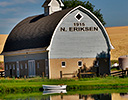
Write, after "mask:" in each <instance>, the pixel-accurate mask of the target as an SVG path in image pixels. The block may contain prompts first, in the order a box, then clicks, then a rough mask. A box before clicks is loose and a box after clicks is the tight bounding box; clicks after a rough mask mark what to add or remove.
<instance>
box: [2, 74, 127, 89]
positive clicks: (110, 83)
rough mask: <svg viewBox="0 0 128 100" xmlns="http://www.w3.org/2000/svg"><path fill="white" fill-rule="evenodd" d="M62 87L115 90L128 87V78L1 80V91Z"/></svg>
mask: <svg viewBox="0 0 128 100" xmlns="http://www.w3.org/2000/svg"><path fill="white" fill-rule="evenodd" d="M51 84H52V85H60V84H66V85H68V86H69V87H70V88H74V87H81V86H83V87H86V88H88V89H89V88H91V87H95V86H96V87H97V88H113V87H114V88H115V87H119V88H120V87H122V86H123V87H128V78H119V77H110V76H108V77H103V78H100V77H95V78H85V79H52V80H49V79H42V78H41V77H37V78H28V79H23V78H22V79H14V78H6V79H0V89H3V88H5V89H6V88H7V89H8V88H13V89H15V88H16V89H18V88H19V89H20V88H21V89H25V88H29V87H31V88H37V89H39V88H42V85H51Z"/></svg>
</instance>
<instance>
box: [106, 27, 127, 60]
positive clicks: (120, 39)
mask: <svg viewBox="0 0 128 100" xmlns="http://www.w3.org/2000/svg"><path fill="white" fill-rule="evenodd" d="M106 30H107V32H108V35H109V38H110V40H111V43H112V45H113V46H114V48H115V49H113V50H112V51H111V54H112V55H111V59H112V60H117V59H118V57H120V56H122V55H128V26H122V27H107V28H106Z"/></svg>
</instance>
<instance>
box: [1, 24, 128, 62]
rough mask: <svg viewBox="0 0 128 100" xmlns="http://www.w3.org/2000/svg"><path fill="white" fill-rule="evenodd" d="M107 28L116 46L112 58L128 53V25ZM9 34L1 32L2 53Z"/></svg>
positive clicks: (112, 51) (115, 58)
mask: <svg viewBox="0 0 128 100" xmlns="http://www.w3.org/2000/svg"><path fill="white" fill-rule="evenodd" d="M106 30H107V32H108V35H109V38H110V40H111V43H112V45H113V46H114V48H115V49H113V50H111V54H112V55H111V60H117V59H118V57H120V56H121V55H128V26H122V27H106ZM7 36H8V35H7V34H0V53H1V52H2V50H3V46H4V43H5V40H6V38H7ZM0 61H3V56H0Z"/></svg>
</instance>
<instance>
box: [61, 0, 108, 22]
mask: <svg viewBox="0 0 128 100" xmlns="http://www.w3.org/2000/svg"><path fill="white" fill-rule="evenodd" d="M63 3H64V8H63V9H67V8H72V7H76V6H79V5H81V6H83V7H85V8H86V9H88V10H90V11H91V12H92V13H93V14H94V15H95V16H96V17H97V18H98V19H99V20H100V22H101V23H102V24H103V25H105V24H106V22H105V21H104V19H103V15H102V14H101V13H100V11H101V9H96V10H94V7H95V6H94V5H92V4H91V3H90V2H89V1H80V0H63Z"/></svg>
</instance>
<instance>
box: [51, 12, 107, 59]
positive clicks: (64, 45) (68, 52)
mask: <svg viewBox="0 0 128 100" xmlns="http://www.w3.org/2000/svg"><path fill="white" fill-rule="evenodd" d="M78 12H80V13H81V14H82V15H83V16H84V17H83V19H82V20H81V21H77V20H76V18H75V15H76V14H77V13H78ZM74 23H85V26H84V27H98V31H86V32H85V31H84V32H82V31H80V32H76V31H74V32H70V31H68V28H69V27H74V26H73V24H74ZM61 27H65V29H66V30H67V32H65V31H64V32H63V31H60V28H61ZM82 27H83V26H82ZM108 49H109V47H108V44H107V39H106V37H105V36H104V33H102V30H101V28H99V26H98V25H97V24H96V23H95V22H94V21H93V20H92V19H91V18H90V17H89V16H88V15H87V14H86V13H84V12H82V11H80V10H78V9H77V10H75V11H73V12H72V13H70V14H69V15H68V16H67V17H66V18H65V19H64V20H63V21H62V23H61V24H60V26H59V27H58V28H57V31H56V32H55V35H54V37H53V41H52V43H51V51H50V58H51V59H53V58H95V57H96V56H97V55H98V54H100V53H102V52H104V53H106V55H108Z"/></svg>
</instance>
